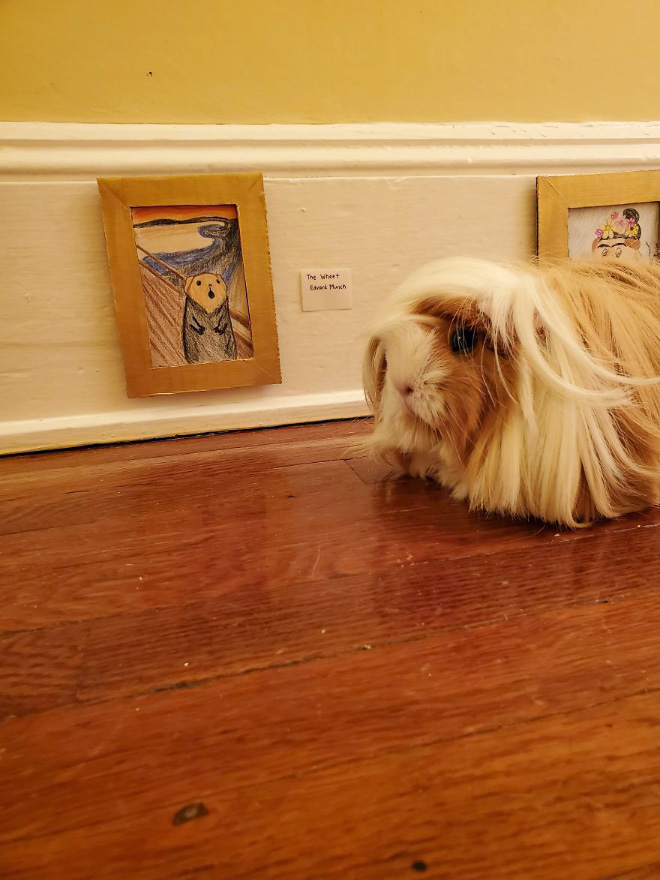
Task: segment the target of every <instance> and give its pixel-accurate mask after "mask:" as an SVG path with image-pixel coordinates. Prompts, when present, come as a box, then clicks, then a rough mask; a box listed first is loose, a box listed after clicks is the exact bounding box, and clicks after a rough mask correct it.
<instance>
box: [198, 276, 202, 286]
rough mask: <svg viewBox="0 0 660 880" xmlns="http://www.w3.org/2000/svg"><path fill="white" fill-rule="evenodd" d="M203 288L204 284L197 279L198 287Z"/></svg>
mask: <svg viewBox="0 0 660 880" xmlns="http://www.w3.org/2000/svg"><path fill="white" fill-rule="evenodd" d="M201 286H202V282H201V281H200V279H199V278H198V279H197V287H201Z"/></svg>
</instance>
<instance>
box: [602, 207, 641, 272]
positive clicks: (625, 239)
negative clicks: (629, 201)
mask: <svg viewBox="0 0 660 880" xmlns="http://www.w3.org/2000/svg"><path fill="white" fill-rule="evenodd" d="M641 239H642V230H641V226H640V223H639V212H638V211H636V210H635V208H624V209H623V211H621V212H619V211H612V213H611V214H610V215H609V217H607V218H606V220H605V222H604V223H601V225H600V227H599V228H598V229H597V230H596V238H595V239H594V241H593V243H592V245H591V250H592V251H593V252H594V254H595V255H597V256H599V257H602V258H603V259H605V260H612V259H614V260H622V261H624V262H631V261H635V260H638V259H641V257H642V255H641V254H640V252H639V249H640V245H641Z"/></svg>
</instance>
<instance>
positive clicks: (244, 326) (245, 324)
mask: <svg viewBox="0 0 660 880" xmlns="http://www.w3.org/2000/svg"><path fill="white" fill-rule="evenodd" d="M135 247H136V249H137V250H138V251H139V252H140V253H142V254H144V255H145V257H147V258H148V260H150V261H152V263H156V264H158V265H159V266H162V267H163V269H164V270H165V274H164V273H163V272H158V271H157V270H156V268H155V266H154V265H152V263H149V262H147V261H146V260H144V259H141V260H140V265H141V266H142V267H143V268H145V269H146V270H147V271H148V272H150V273H151V274H152V275H153V276H154V278H155V279H157V280H158V282H159V284H163V285H167V288H169V289H170V290H171V291H175V292H176V293H177V294H179V295H180V296H185V286H186V276H185V275H182V274H181V272H179V271H177V270H176V269H174V268H173V267H172V266H170V265H169V264H168V263H166V262H164V261H163V260H161V259H159V257H157V256H155V255H154V254H152V253H150V252H149V251H148V250H146V249H145V248H143V247H141V245H139V244H136V245H135ZM229 315H230V317H231V323H232V327H233V329H234V337H235V339H236V346H237V349H238V357H239V358H241V359H242V358H249V357H252V355H253V353H254V349H253V346H252V333H251V329H250V319H249V318H248V316H247V315H244V314H243V312H239V311H237V310H236V309H232V308H231V305H230V309H229Z"/></svg>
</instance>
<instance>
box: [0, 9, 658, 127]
mask: <svg viewBox="0 0 660 880" xmlns="http://www.w3.org/2000/svg"><path fill="white" fill-rule="evenodd" d="M659 34H660V2H658V0H635V2H628V3H624V2H622V0H598V2H587V0H2V2H1V3H0V118H1V119H5V120H50V121H84V122H197V123H199V122H249V123H264V122H356V121H357V122H372V121H423V122H443V121H448V120H457V121H459V120H477V119H481V120H489V119H504V120H513V121H541V120H565V121H570V120H587V119H602V120H628V119H639V120H642V119H657V118H658V117H660V102H659V100H658V90H657V85H658V81H659V74H660V49H659V48H658V46H659V42H658V35H659Z"/></svg>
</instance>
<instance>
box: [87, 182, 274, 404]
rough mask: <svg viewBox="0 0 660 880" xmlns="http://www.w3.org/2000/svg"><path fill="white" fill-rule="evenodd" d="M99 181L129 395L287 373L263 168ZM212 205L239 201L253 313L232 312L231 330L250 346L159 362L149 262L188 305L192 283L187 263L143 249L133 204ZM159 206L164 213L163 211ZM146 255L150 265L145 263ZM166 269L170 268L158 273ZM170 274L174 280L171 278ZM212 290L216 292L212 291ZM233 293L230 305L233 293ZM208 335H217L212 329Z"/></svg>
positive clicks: (232, 384)
mask: <svg viewBox="0 0 660 880" xmlns="http://www.w3.org/2000/svg"><path fill="white" fill-rule="evenodd" d="M97 183H98V187H99V192H100V196H101V207H102V213H103V224H104V229H105V237H106V245H107V251H108V258H109V264H110V276H111V281H112V288H113V294H114V301H115V309H116V315H117V324H118V328H119V337H120V343H121V349H122V354H123V358H124V365H125V372H126V387H127V393H128V396H129V397H148V396H152V395H158V394H176V393H179V392H186V391H209V390H214V389H219V388H236V387H241V386H246V385H266V384H279V383H280V382H281V381H282V378H281V371H280V359H279V347H278V339H277V324H276V317H275V304H274V298H273V285H272V275H271V267H270V250H269V243H268V227H267V217H266V203H265V196H264V187H263V177H262V175H261V174H258V173H237V174H208V175H206V174H205V175H194V176H171V177H130V178H99V179H98V180H97ZM209 206H225V207H227V208H230V207H232V206H235V216H236V218H237V221H238V230H239V234H240V244H239V246H238V247H239V253H240V255H241V260H242V270H243V271H244V282H243V289H244V290H246V291H247V308H248V316H247V320H246V319H245V317H243V318H242V320H243V326H241V325H239V324H238V323H236V320H235V315H234V313H233V312H232V318H231V321H230V322H229V326H230V327H231V333H232V335H233V334H234V331H235V334H236V337H237V338H239V339H242V338H243V336H242V335H241V334H243V335H244V337H245V344H244V346H243V350H242V351H241V349H240V346H239V348H238V350H237V351H235V352H234V353H233V354H232V355H231V359H223V360H212V361H210V362H209V361H205V362H185V361H184V360H183V358H182V357H179V358H178V361H177V362H175V363H172V364H170V363H162V362H161V363H158V362H156V365H155V363H154V361H155V360H156V359H155V358H154V349H153V305H152V306H151V311H149V312H148V303H149V301H148V299H147V294H146V291H145V288H144V286H143V278H144V272H145V268H146V269H149V270H150V271H151V276H153V278H154V279H155V280H156V282H157V283H158V284H160V285H161V286H164V285H165V284H169V286H168V288H167V290H168V295H170V296H172V297H174V298H175V293H173V292H172V290H171V289H170V288H174V289H175V291H177V290H178V292H179V293H180V294H181V297H182V302H185V304H186V307H187V305H188V304H189V303H190V302H191V300H190V298H188V297H187V296H186V294H185V291H184V288H187V283H184V282H187V280H188V279H186V278H185V273H186V272H187V270H186V269H177V268H176V267H172V268H171V267H170V266H168V265H167V264H166V260H165V261H164V260H163V259H162V258H161V257H162V255H161V256H158V255H157V254H154V255H149V257H148V258H146V259H145V256H144V254H146V253H147V251H146V250H144V248H140V247H139V246H138V244H137V241H136V231H135V228H134V212H135V211H137V210H145V209H162V210H163V211H165V212H167V211H168V210H170V211H177V210H179V211H186V210H187V211H188V213H190V212H191V211H193V209H197V208H199V209H201V210H200V215H202V214H204V213H213V212H212V211H208V210H207V211H206V212H205V211H204V209H205V208H208V207H209ZM154 213H155V214H156V215H157V214H158V211H154ZM193 213H194V212H193ZM154 222H160V223H172V222H173V221H171V220H161V221H154ZM185 222H188V223H190V222H192V221H185ZM138 225H146V224H138ZM202 234H204V233H202ZM188 253H196V251H189V252H188ZM200 253H201V251H200ZM140 257H141V258H142V259H140ZM145 263H149V265H148V266H146V267H145ZM209 271H211V270H209ZM213 271H217V272H218V273H219V272H220V270H213ZM160 273H164V275H163V276H161V277H159V274H160ZM188 274H189V273H188ZM199 277H200V278H204V279H205V281H204V283H206V278H207V276H206V275H200V276H199ZM209 277H210V276H209ZM168 279H169V280H171V279H173V281H171V283H169V281H168ZM197 283H200V284H201V282H197ZM217 283H218V284H220V285H223V289H224V284H223V282H222V278H221V276H220V274H218V276H217ZM176 285H179V286H178V287H177V286H176ZM213 295H214V294H212V293H209V296H213ZM226 299H227V309H228V310H229V302H228V299H229V297H228V295H227V296H226ZM209 307H210V306H209ZM182 308H183V306H182ZM202 314H204V313H202ZM228 314H229V311H228ZM239 318H240V316H239ZM150 322H151V323H150ZM223 326H226V324H225V325H223ZM150 330H151V337H150ZM201 332H204V330H203V329H202V331H201ZM207 338H211V332H210V329H209V332H208V334H207ZM213 338H214V339H215V338H216V337H213Z"/></svg>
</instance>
